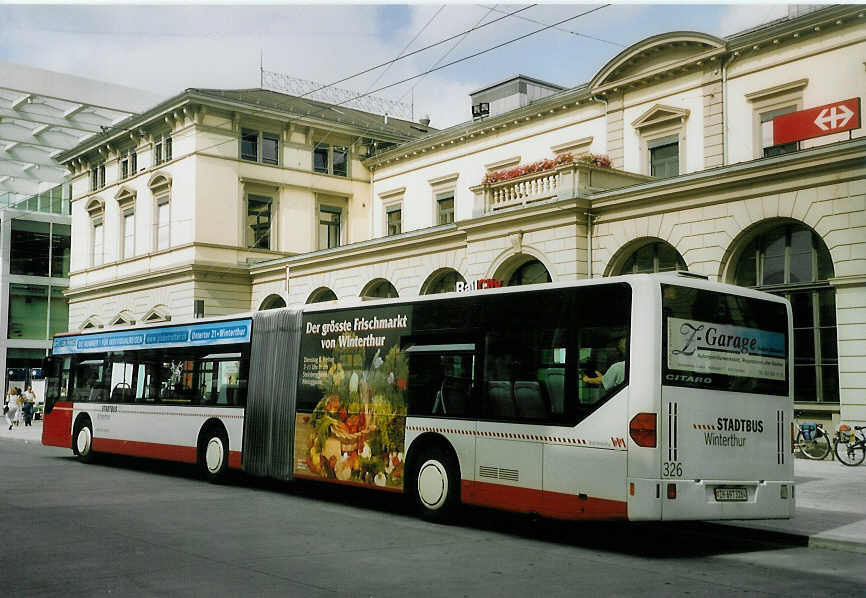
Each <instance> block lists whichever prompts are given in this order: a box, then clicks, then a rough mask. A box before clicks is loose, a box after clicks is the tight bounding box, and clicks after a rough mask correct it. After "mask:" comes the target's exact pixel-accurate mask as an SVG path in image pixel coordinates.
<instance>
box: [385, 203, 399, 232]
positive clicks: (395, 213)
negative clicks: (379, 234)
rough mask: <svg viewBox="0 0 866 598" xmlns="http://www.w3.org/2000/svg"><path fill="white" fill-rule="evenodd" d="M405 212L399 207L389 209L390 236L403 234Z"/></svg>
mask: <svg viewBox="0 0 866 598" xmlns="http://www.w3.org/2000/svg"><path fill="white" fill-rule="evenodd" d="M402 218H403V210H402V209H400V207H399V206H396V207H393V208H389V209H388V234H389V235H399V234H400V233H401V232H403V223H402Z"/></svg>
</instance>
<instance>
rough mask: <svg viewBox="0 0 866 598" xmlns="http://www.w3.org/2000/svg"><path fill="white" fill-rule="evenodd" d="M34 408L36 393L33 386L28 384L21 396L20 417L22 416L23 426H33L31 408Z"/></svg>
mask: <svg viewBox="0 0 866 598" xmlns="http://www.w3.org/2000/svg"><path fill="white" fill-rule="evenodd" d="M34 407H36V393H34V392H33V386H32V385H30V384H28V385H27V387H26V388H25V389H24V394H23V395H21V415H23V416H24V426H25V427H26V426H32V425H33V408H34Z"/></svg>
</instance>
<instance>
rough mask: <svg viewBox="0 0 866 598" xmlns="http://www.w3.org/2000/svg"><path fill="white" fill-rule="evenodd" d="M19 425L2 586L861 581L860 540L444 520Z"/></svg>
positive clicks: (512, 593) (381, 498) (359, 494)
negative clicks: (110, 452)
mask: <svg viewBox="0 0 866 598" xmlns="http://www.w3.org/2000/svg"><path fill="white" fill-rule="evenodd" d="M15 432H20V431H19V430H16V431H15ZM36 432H37V431H36V430H33V431H31V430H26V431H24V432H20V433H18V434H16V435H15V436H16V438H17V440H11V439H7V438H0V521H3V526H2V530H0V537H2V546H3V559H4V561H3V562H4V572H5V575H3V582H2V585H0V596H3V598H6V597H8V598H17V597H21V598H78V597H81V598H93V597H94V596H122V597H123V598H139V597H141V598H152V597H158V598H166V597H171V598H187V597H189V598H193V597H202V598H213V597H221V596H227V597H231V598H236V597H243V598H246V597H247V596H262V597H269V596H274V597H275V598H286V597H287V596H288V597H295V596H298V597H303V598H307V597H318V596H322V597H331V598H373V597H375V598H392V597H393V598H405V597H406V596H407V595H410V596H412V598H426V597H430V598H461V597H464V598H465V597H473V598H474V597H476V596H478V597H488V596H489V597H496V598H508V597H514V598H526V596H538V597H544V598H559V597H562V598H574V597H575V596H604V597H605V598H607V597H608V596H636V595H639V596H641V598H656V597H658V598H669V596H672V595H695V596H718V597H720V598H731V596H739V595H746V596H766V597H768V598H769V597H778V596H797V598H804V597H806V596H821V597H823V596H850V595H852V594H855V595H856V594H858V592H859V590H860V589H861V588H866V554H855V553H850V552H839V551H835V550H825V549H821V548H809V547H807V546H805V543H804V542H802V541H792V540H793V539H796V537H794V536H784V537H771V538H767V537H755V535H754V534H755V532H752V531H748V532H747V533H744V530H741V529H738V528H735V527H731V526H721V525H715V524H707V523H702V522H666V523H627V522H625V523H623V522H601V523H585V522H580V523H569V522H561V521H554V520H550V519H539V518H533V517H528V516H523V515H513V514H509V513H504V512H499V511H494V510H491V509H472V508H467V509H466V510H465V511H464V514H463V516H462V517H461V518H460V521H459V522H458V524H457V525H435V524H430V523H427V522H425V521H423V520H421V519H419V518H418V517H417V516H416V515H415V513H414V510H413V509H412V508H411V507H410V505H409V502H408V501H406V500H403V497H401V496H399V495H392V494H386V493H376V492H371V491H369V490H361V489H353V488H343V487H336V486H333V485H330V484H316V483H314V482H309V483H303V482H299V483H292V484H285V483H278V482H272V481H269V480H257V479H250V478H248V477H247V476H242V475H237V476H231V477H230V479H229V481H228V483H227V484H225V485H220V486H214V485H211V484H207V483H205V482H203V481H202V480H200V479H199V478H198V477H197V476H196V475H195V468H194V467H191V466H186V465H178V464H172V463H165V462H158V461H150V460H146V459H132V458H124V457H112V456H105V457H103V458H102V459H100V460H98V462H97V463H95V464H93V465H84V464H81V463H78V462H76V460H75V458H74V457H73V456H72V454H71V451H69V450H66V449H59V448H56V447H46V446H42V445H41V444H39V443H38V442H37V441H36V440H35V438H36V437H37V435H38V434H37V433H36ZM6 436H9V435H6ZM765 534H766V533H765ZM9 555H12V556H11V557H10V556H9ZM10 559H11V560H10ZM25 564H26V565H27V569H23V568H22V567H23V566H24V565H25ZM860 593H862V592H860Z"/></svg>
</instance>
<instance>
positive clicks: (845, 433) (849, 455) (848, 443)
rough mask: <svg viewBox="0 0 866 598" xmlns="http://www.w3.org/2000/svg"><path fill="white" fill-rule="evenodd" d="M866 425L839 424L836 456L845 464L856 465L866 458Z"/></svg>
mask: <svg viewBox="0 0 866 598" xmlns="http://www.w3.org/2000/svg"><path fill="white" fill-rule="evenodd" d="M864 429H866V426H854V429H853V430H852V429H851V428H850V427H849V426H845V425H842V426H839V431H838V432H837V434H836V448H835V451H836V458H837V459H839V462H840V463H842V464H843V465H848V466H849V467H855V466H857V465H860V464H861V463H863V460H864V459H866V434H864V433H863V430H864Z"/></svg>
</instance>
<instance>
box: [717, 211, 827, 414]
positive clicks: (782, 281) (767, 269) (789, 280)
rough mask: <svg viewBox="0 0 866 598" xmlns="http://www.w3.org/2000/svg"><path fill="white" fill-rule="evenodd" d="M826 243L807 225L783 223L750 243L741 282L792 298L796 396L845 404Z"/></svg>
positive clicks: (740, 265) (738, 274)
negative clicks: (841, 384)
mask: <svg viewBox="0 0 866 598" xmlns="http://www.w3.org/2000/svg"><path fill="white" fill-rule="evenodd" d="M833 276H834V273H833V260H832V258H831V257H830V252H829V251H828V250H827V246H826V245H825V244H824V241H822V240H821V237H819V236H818V235H817V234H816V233H815V232H814V231H812V230H811V229H810V228H808V227H806V226H803V225H802V224H785V225H782V226H777V227H776V228H773V229H771V230H769V231H767V232H765V233H763V234H760V235H758V236H757V237H755V238H754V239H752V241H751V242H750V243H749V244H748V245H747V246H746V248H745V249H744V250H743V252H742V253H741V254H740V257H739V259H738V260H737V263H736V267H735V269H734V282H735V283H736V284H739V285H742V286H746V287H753V288H757V289H760V290H762V291H767V292H770V293H775V294H776V295H781V296H783V297H786V298H787V299H788V300H789V301H790V302H791V308H792V310H793V312H794V380H796V384H795V386H794V400H795V401H797V402H804V403H815V402H818V403H838V402H839V357H838V351H837V345H836V291H835V289H834V288H833V287H831V286H830V283H829V282H828V279H830V278H833Z"/></svg>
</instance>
